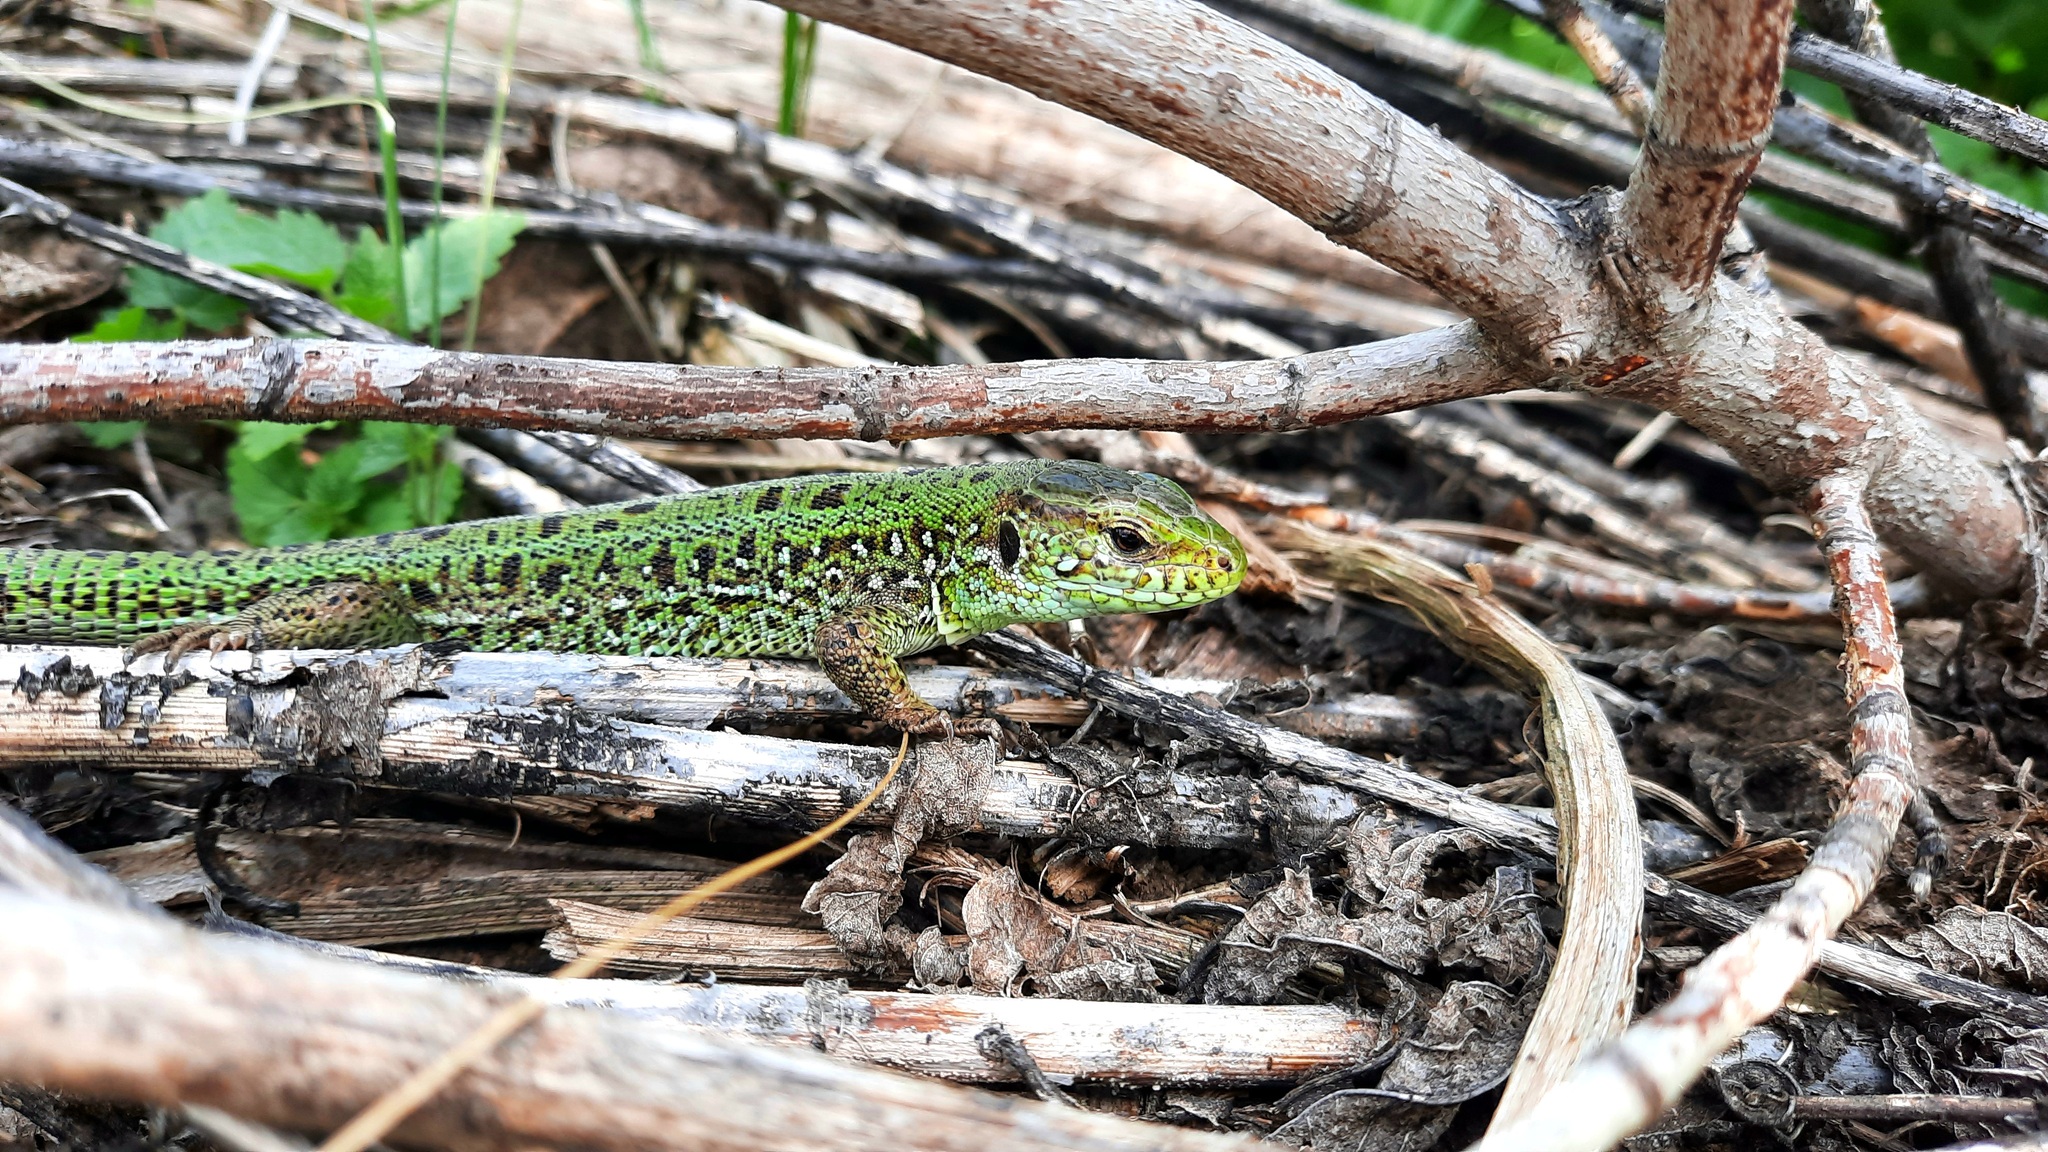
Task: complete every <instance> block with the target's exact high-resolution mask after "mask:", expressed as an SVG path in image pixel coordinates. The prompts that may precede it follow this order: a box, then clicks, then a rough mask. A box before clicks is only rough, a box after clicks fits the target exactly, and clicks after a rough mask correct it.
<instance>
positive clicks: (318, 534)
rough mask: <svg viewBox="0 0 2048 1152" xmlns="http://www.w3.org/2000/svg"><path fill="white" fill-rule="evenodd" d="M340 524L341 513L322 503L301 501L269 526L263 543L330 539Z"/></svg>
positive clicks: (298, 542) (317, 541) (292, 542)
mask: <svg viewBox="0 0 2048 1152" xmlns="http://www.w3.org/2000/svg"><path fill="white" fill-rule="evenodd" d="M340 526H341V515H340V513H337V512H336V511H335V510H334V509H332V508H329V507H327V506H326V505H324V504H315V503H314V502H313V501H311V500H306V501H302V502H301V503H300V504H299V505H298V507H296V508H293V509H292V510H291V512H289V513H288V514H286V515H285V517H284V518H283V519H281V520H279V521H278V522H277V523H276V524H274V525H272V526H271V529H270V537H269V539H267V540H265V541H264V543H265V544H272V545H278V544H317V543H319V542H320V541H322V540H332V539H334V537H335V535H336V530H337V529H338V528H339V527H340Z"/></svg>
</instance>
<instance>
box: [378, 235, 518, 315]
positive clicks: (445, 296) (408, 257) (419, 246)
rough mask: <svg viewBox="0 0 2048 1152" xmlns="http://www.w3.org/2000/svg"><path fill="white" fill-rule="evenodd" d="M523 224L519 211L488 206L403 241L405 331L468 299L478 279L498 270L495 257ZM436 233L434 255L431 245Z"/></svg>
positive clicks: (452, 310) (450, 312)
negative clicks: (486, 209)
mask: <svg viewBox="0 0 2048 1152" xmlns="http://www.w3.org/2000/svg"><path fill="white" fill-rule="evenodd" d="M524 227H526V216H525V214H524V213H520V212H505V211H492V212H489V213H486V214H483V215H480V216H464V217H462V218H460V219H456V220H449V221H445V222H443V223H441V224H439V225H437V226H435V227H432V228H429V229H427V230H426V231H425V232H422V233H421V234H419V235H418V236H415V237H413V238H412V239H411V240H410V241H408V242H407V243H406V246H405V299H406V308H407V310H408V312H409V313H410V315H408V316H407V320H408V321H409V323H408V325H407V328H406V330H407V331H409V332H417V331H419V330H420V329H423V328H427V327H431V326H432V325H435V324H438V323H440V322H441V321H442V320H443V319H445V318H446V317H448V316H452V315H454V314H455V313H456V311H457V310H459V309H460V308H461V307H462V306H463V305H464V304H467V303H469V298H470V297H472V296H474V295H476V294H477V293H478V292H479V291H481V290H482V289H483V284H484V281H486V280H489V279H490V278H491V277H493V276H495V275H497V274H498V262H499V260H501V259H503V257H504V255H505V253H507V252H509V251H511V250H512V241H513V240H514V238H516V237H517V236H518V235H519V230H520V229H521V228H524ZM437 233H438V234H439V236H440V241H441V243H440V251H439V257H440V258H439V260H436V259H435V248H434V237H435V235H436V234H437ZM436 267H438V268H439V271H440V274H439V276H438V277H436V276H435V274H434V273H435V269H436Z"/></svg>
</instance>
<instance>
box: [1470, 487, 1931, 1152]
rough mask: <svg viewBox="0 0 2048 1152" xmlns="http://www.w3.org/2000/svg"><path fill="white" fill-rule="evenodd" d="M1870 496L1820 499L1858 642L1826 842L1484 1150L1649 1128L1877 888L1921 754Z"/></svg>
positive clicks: (1601, 1141)
mask: <svg viewBox="0 0 2048 1152" xmlns="http://www.w3.org/2000/svg"><path fill="white" fill-rule="evenodd" d="M1862 495H1863V493H1862V486H1861V484H1860V483H1859V482H1857V481H1856V480H1855V479H1854V478H1850V477H1839V478H1832V479H1830V480H1828V481H1824V482H1822V483H1821V484H1818V485H1815V487H1814V493H1813V498H1812V506H1813V518H1814V523H1815V526H1816V527H1817V528H1818V530H1819V534H1820V543H1821V551H1822V552H1823V553H1824V554H1825V555H1826V557H1827V563H1828V575H1829V576H1830V578H1831V579H1832V580H1833V582H1834V586H1835V603H1836V607H1837V609H1838V611H1839V612H1840V614H1841V617H1842V630H1843V633H1844V638H1845V641H1846V645H1847V652H1846V653H1845V655H1844V657H1843V664H1844V666H1845V668H1846V671H1847V681H1848V696H1849V707H1850V712H1851V715H1852V717H1853V719H1852V721H1851V724H1850V728H1849V754H1850V762H1851V765H1852V766H1853V767H1854V769H1855V771H1856V778H1855V781H1854V783H1852V784H1851V785H1850V786H1849V793H1848V796H1847V797H1846V798H1845V799H1844V801H1843V804H1842V808H1841V811H1840V813H1839V814H1838V815H1837V816H1836V817H1835V822H1834V825H1833V826H1832V827H1830V828H1829V829H1828V834H1827V838H1826V839H1825V840H1823V841H1822V842H1821V846H1820V849H1819V851H1817V852H1815V853H1814V855H1813V859H1812V861H1811V862H1810V863H1808V865H1807V867H1806V870H1805V871H1804V872H1802V873H1800V875H1799V877H1798V879H1796V880H1794V881H1793V883H1792V886H1791V888H1789V889H1787V890H1786V892H1785V894H1784V895H1783V896H1782V897H1780V898H1779V900H1778V903H1777V904H1776V905H1774V906H1773V907H1772V908H1771V910H1770V911H1769V912H1767V913H1765V914H1764V915H1763V916H1762V917H1761V918H1759V919H1758V920H1757V921H1756V923H1754V924H1752V925H1751V926H1750V927H1749V928H1748V929H1747V930H1746V931H1744V932H1743V933H1742V934H1741V935H1739V936H1737V937H1735V938H1734V939H1732V940H1730V941H1729V942H1728V943H1726V944H1724V945H1722V946H1721V947H1720V948H1718V949H1716V950H1715V951H1714V953H1713V954H1712V955H1710V956H1708V957H1707V958H1706V959H1705V960H1704V961H1702V962H1701V963H1700V964H1699V966H1698V967H1696V968H1694V969H1693V970H1692V971H1691V972H1689V973H1687V974H1686V978H1685V985H1684V987H1683V988H1681V989H1680V990H1679V993H1678V995H1676V996H1674V997H1672V998H1671V1000H1670V1001H1669V1002H1667V1003H1666V1004H1665V1005H1664V1006H1663V1007H1661V1008H1659V1009H1657V1010H1656V1011H1655V1012H1653V1013H1651V1014H1650V1015H1648V1016H1646V1017H1644V1018H1643V1019H1642V1020H1640V1021H1638V1022H1637V1023H1636V1024H1635V1025H1634V1026H1633V1027H1631V1028H1630V1029H1629V1030H1628V1031H1627V1032H1626V1033H1624V1034H1623V1035H1622V1037H1621V1039H1620V1040H1618V1041H1616V1042H1615V1043H1614V1044H1613V1045H1612V1046H1610V1047H1609V1048H1607V1049H1606V1050H1605V1051H1602V1052H1600V1053H1598V1054H1597V1055H1595V1056H1594V1057H1592V1058H1591V1059H1589V1060H1587V1061H1586V1062H1585V1063H1583V1064H1581V1065H1580V1066H1579V1067H1578V1068H1577V1069H1575V1070H1574V1071H1573V1073H1572V1075H1571V1077H1570V1078H1569V1079H1567V1080H1566V1081H1565V1082H1564V1083H1562V1084H1560V1085H1559V1086H1558V1087H1557V1089H1556V1090H1555V1091H1553V1092H1551V1093H1550V1094H1549V1095H1547V1096H1545V1097H1544V1098H1543V1099H1542V1100H1541V1101H1538V1102H1537V1104H1536V1105H1535V1106H1534V1107H1533V1108H1532V1109H1531V1110H1530V1111H1529V1113H1528V1114H1527V1115H1525V1116H1523V1117H1522V1118H1521V1119H1520V1120H1519V1121H1517V1122H1515V1123H1513V1124H1510V1125H1508V1126H1506V1127H1504V1128H1500V1129H1496V1130H1495V1131H1493V1132H1491V1133H1489V1134H1488V1135H1487V1137H1486V1138H1485V1139H1484V1140H1482V1141H1480V1143H1479V1144H1478V1145H1476V1146H1475V1147H1476V1148H1477V1149H1480V1150H1483V1152H1509V1150H1513V1152H1536V1150H1542V1152H1568V1150H1583V1152H1595V1150H1598V1149H1603V1148H1607V1147H1609V1146H1611V1145H1613V1144H1615V1143H1616V1142H1618V1141H1620V1140H1621V1139H1623V1138H1624V1137H1627V1136H1629V1135H1631V1134H1633V1133H1635V1132H1637V1131H1640V1130H1641V1129H1642V1128H1644V1127H1645V1126H1647V1125H1648V1124H1649V1123H1650V1122H1651V1121H1652V1120H1654V1119H1656V1118H1657V1116H1658V1115H1659V1114H1661V1113H1662V1112H1663V1111H1664V1109H1665V1108H1666V1107H1667V1106H1668V1105H1669V1104H1670V1103H1671V1102H1672V1101H1675V1100H1676V1099H1678V1096H1679V1094H1680V1093H1682V1092H1684V1091H1685V1089H1686V1088H1687V1087H1688V1086H1689V1085H1691V1083H1692V1082H1693V1080H1695V1079H1696V1078H1698V1076H1699V1074H1700V1072H1701V1071H1703V1070H1704V1069H1705V1068H1706V1065H1707V1061H1708V1060H1710V1059H1712V1058H1713V1057H1714V1055H1715V1054H1716V1053H1718V1052H1720V1051H1721V1050H1722V1049H1724V1048H1726V1047H1727V1046H1728V1045H1729V1044H1731V1043H1733V1042H1734V1040H1735V1037H1736V1036H1738V1035H1740V1034H1741V1032H1742V1030H1743V1029H1745V1028H1747V1027H1749V1026H1750V1025H1751V1024H1754V1023H1756V1022H1757V1021H1759V1020H1762V1019H1763V1018H1765V1017H1766V1016H1769V1015H1770V1014H1771V1013H1773V1012H1775V1011H1777V1010H1778V1007H1779V1005H1781V1004H1783V1003H1784V1001H1785V996H1786V995H1787V994H1788V993H1789V992H1790V991H1791V990H1792V986H1793V985H1794V984H1796V983H1798V982H1799V980H1800V979H1802V978H1803V977H1804V976H1805V975H1806V973H1807V971H1808V970H1809V969H1810V968H1812V967H1813V964H1814V962H1815V960H1817V959H1818V958H1819V955H1820V950H1821V946H1822V945H1823V944H1825V943H1826V942H1827V941H1828V939H1829V938H1830V937H1831V936H1833V935H1834V934H1835V931H1836V930H1837V929H1839V928H1840V927H1841V925H1842V922H1843V921H1844V920H1847V919H1848V918H1849V916H1850V914H1851V913H1853V912H1855V911H1856V909H1857V907H1859V906H1860V905H1861V904H1862V903H1863V901H1864V899H1865V898H1866V897H1867V896H1869V895H1870V890H1871V889H1872V888H1873V887H1874V886H1875V885H1876V883H1877V877H1878V874H1879V871H1880V870H1881V869H1882V868H1883V866H1884V859H1885V855H1886V853H1887V852H1888V851H1889V850H1890V848H1891V842H1892V835H1893V833H1894V832H1895V831H1896V830H1897V828H1898V824H1899V817H1900V816H1901V815H1902V814H1903V813H1904V812H1905V810H1906V804H1907V802H1908V801H1909V800H1910V799H1911V797H1912V794H1913V759H1912V740H1911V731H1910V727H1911V722H1910V714H1909V706H1908V704H1907V702H1906V691H1905V672H1904V668H1903V663H1902V657H1901V652H1900V648H1899V641H1898V635H1897V632H1896V630H1895V629H1894V627H1893V621H1892V609H1891V600H1890V597H1889V595H1888V593H1887V592H1886V589H1885V583H1884V566H1883V561H1882V558H1881V557H1880V555H1879V553H1878V546H1877V534H1876V533H1875V532H1874V531H1872V529H1871V526H1870V518H1869V515H1868V514H1867V513H1866V512H1865V511H1864V509H1863V505H1862Z"/></svg>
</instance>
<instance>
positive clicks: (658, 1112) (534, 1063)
mask: <svg viewBox="0 0 2048 1152" xmlns="http://www.w3.org/2000/svg"><path fill="white" fill-rule="evenodd" d="M0 920H4V921H5V922H6V923H7V925H8V931H7V932H6V933H4V934H0V1079H4V1080H7V1081H12V1082H16V1083H26V1084H36V1085H40V1086H42V1087H45V1088H48V1089H52V1090H55V1091H60V1092H67V1093H74V1094H77V1095H79V1096H82V1097H91V1098H99V1099H112V1100H122V1101H132V1102H137V1103H149V1104H157V1105H166V1106H175V1105H183V1104H205V1105H211V1106H215V1107H219V1108H221V1109H224V1110H226V1111H228V1112H230V1113H233V1114H234V1115H237V1116H241V1117H245V1118H247V1119H252V1120H256V1121H259V1122H262V1123H266V1124H270V1125H273V1126H275V1127H279V1128H286V1129H291V1130H296V1131H309V1132H320V1131H325V1130H328V1129H331V1128H334V1127H337V1126H339V1125H340V1124H341V1123H342V1122H343V1121H345V1120H346V1119H348V1118H349V1117H350V1116H351V1115H353V1114H354V1113H355V1112H357V1111H358V1110H359V1109H361V1108H362V1107H363V1106H364V1105H365V1104H367V1103H368V1102H369V1101H371V1100H372V1099H374V1098H376V1097H377V1096H378V1095H379V1094H381V1093H382V1092H384V1091H386V1090H388V1089H389V1088H391V1087H393V1086H394V1085H396V1084H397V1083H398V1082H399V1081H400V1080H401V1079H403V1078H404V1077H405V1076H406V1075H407V1074H409V1073H410V1072H412V1071H413V1070H414V1069H415V1068H417V1067H419V1066H420V1065H422V1064H424V1063H426V1062H427V1061H429V1060H431V1059H433V1058H434V1057H435V1056H436V1055H438V1054H439V1053H440V1052H441V1051H442V1050H443V1049H444V1048H446V1047H447V1046H448V1045H449V1044H451V1043H453V1042H454V1041H455V1040H457V1039H458V1038H460V1037H462V1036H463V1035H466V1034H467V1033H468V1032H469V1031H471V1030H472V1029H473V1028H475V1027H476V1025H478V1024H479V1023H481V1022H482V1021H483V1020H485V1019H486V1018H488V1017H489V1016H490V1015H491V1014H492V1013H493V1012H494V1011H496V1010H497V1009H498V1008H499V1007H501V1006H502V1005H504V1004H506V1003H509V1002H511V1001H512V1000H515V999H517V998H518V996H519V995H520V994H519V993H516V992H509V991H506V990H502V989H492V988H480V987H475V986H472V985H466V984H463V983H459V982H455V981H450V980H446V979H440V978H436V977H432V976H423V975H415V974H412V973H407V972H397V971H389V970H385V969H382V968H379V967H376V966H373V965H366V964H358V963H351V962H348V961H342V960H335V959H330V958H327V957H324V956H320V955H317V954H314V953H312V952H309V951H306V950H303V949H299V948H294V947H291V946H289V945H282V944H275V943H270V942H267V941H258V940H250V939H242V938H236V937H227V936H208V935H202V934H199V933H196V932H193V931H192V930H190V929H187V928H184V927H182V926H180V925H177V924H174V923H170V922H168V921H158V920H154V919H151V918H146V917H143V916H138V915H135V914H133V913H122V912H114V911H110V910H107V909H104V908H99V907H92V906H88V905H84V904H80V903H78V902H75V901H68V900H62V899H54V898H50V897H43V896H36V895H30V894H26V893H24V892H22V891H20V890H19V889H0ZM393 1139H394V1141H395V1142H396V1143H398V1144H400V1145H402V1146H406V1147H416V1148H463V1149H504V1150H506V1152H511V1150H512V1149H523V1148H531V1147H534V1146H536V1145H542V1146H554V1147H563V1146H567V1147H576V1148H587V1149H592V1150H605V1149H618V1150H619V1152H628V1150H631V1152H646V1150H661V1149H677V1150H684V1149H687V1150H691V1152H704V1150H711V1152H741V1150H749V1152H751V1150H755V1149H797V1148H803V1149H817V1150H820V1152H842V1150H844V1152H852V1150H855V1149H863V1150H868V1149H871V1150H875V1152H912V1150H914V1152H923V1150H930V1152H986V1149H988V1148H991V1147H1001V1148H1010V1149H1019V1150H1023V1152H1051V1150H1053V1149H1074V1150H1081V1149H1087V1150H1090V1152H1110V1150H1114V1149H1130V1150H1132V1152H1138V1150H1141V1149H1166V1150H1182V1149H1184V1150H1187V1152H1197V1150H1199V1152H1224V1150H1226V1149H1246V1148H1250V1147H1253V1145H1252V1143H1251V1142H1250V1141H1247V1140H1243V1139H1238V1138H1231V1137H1224V1136H1216V1135H1210V1134H1206V1133H1200V1132H1191V1131H1187V1130H1184V1129H1176V1128H1170V1127H1163V1126H1158V1125H1145V1124H1138V1123H1134V1122H1132V1121H1128V1120H1121V1119H1117V1118H1114V1117H1109V1116H1103V1115H1099V1114H1096V1113H1090V1112H1084V1111H1080V1110H1077V1109H1071V1108H1058V1107H1053V1106H1048V1105H1043V1104H1038V1103H1035V1102H1032V1101H1027V1100H1019V1099H1017V1098H1016V1097H998V1096H991V1095H987V1094H984V1093H977V1092H974V1091H971V1090H968V1089H963V1088H959V1087H955V1086H952V1085H947V1084H942V1083H937V1082H934V1081H930V1080H919V1079H913V1078H911V1077H907V1076H902V1075H899V1074H896V1073H891V1072H884V1071H879V1070H875V1069H870V1068H864V1067H861V1066H858V1065H854V1064H849V1063H845V1062H842V1061H839V1060H834V1059H831V1058H830V1057H826V1056H822V1055H819V1054H817V1053H815V1052H809V1051H804V1050H800V1049H795V1048H792V1047H789V1046H773V1047H771V1046H767V1045H762V1044H749V1043H745V1042H742V1041H738V1040H733V1039H728V1038H725V1037H721V1036H715V1035H711V1034H709V1033H705V1032H701V1031H695V1030H684V1029H677V1028H674V1027H666V1026H660V1025H656V1024H652V1023H645V1022H638V1021H632V1020H625V1019H621V1018H619V1016H618V1015H617V1014H614V1013H607V1012H599V1011H592V1010H589V1009H578V1008H559V1007H558V1008H549V1009H547V1010H546V1011H545V1012H544V1013H543V1014H542V1015H541V1017H540V1019H539V1020H537V1021H536V1022H534V1023H533V1024H532V1025H531V1026H529V1027H528V1028H526V1029H525V1030H523V1031H521V1032H520V1033H518V1034H517V1035H515V1036H513V1037H512V1038H511V1039H510V1040H509V1041H507V1042H506V1043H505V1044H503V1045H501V1046H499V1047H498V1048H497V1049H496V1050H495V1051H493V1052H492V1053H491V1054H489V1055H488V1056H486V1057H484V1058H483V1059H482V1060H480V1061H478V1062H477V1063H476V1064H475V1065H474V1066H473V1067H472V1068H471V1069H470V1070H469V1071H468V1072H466V1073H464V1074H463V1075H462V1076H461V1077H460V1078H458V1079H457V1080H456V1081H455V1082H454V1083H453V1084H452V1085H450V1086H449V1087H448V1088H447V1089H446V1090H444V1091H443V1092H442V1093H441V1094H440V1095H438V1096H436V1097H435V1098H434V1099H432V1100H430V1101H429V1102H428V1103H427V1104H426V1105H425V1106H424V1107H422V1108H421V1109H420V1110H419V1111H418V1112H416V1113H414V1114H413V1115H412V1117H411V1118H410V1119H408V1120H407V1121H406V1122H405V1123H404V1125H402V1126H401V1127H400V1128H399V1129H398V1131H397V1132H396V1133H394V1135H393Z"/></svg>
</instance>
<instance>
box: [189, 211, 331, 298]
mask: <svg viewBox="0 0 2048 1152" xmlns="http://www.w3.org/2000/svg"><path fill="white" fill-rule="evenodd" d="M150 236H151V237H153V238H155V239H157V240H161V241H163V242H164V243H166V244H169V245H170V246H171V247H173V248H176V249H178V250H179V251H181V252H189V253H191V254H192V255H194V256H198V257H200V258H202V259H206V260H211V261H213V262H214V263H216V264H225V265H227V266H228V267H230V268H234V269H238V270H240V271H243V272H250V273H254V274H255V275H258V276H275V277H278V278H280V279H284V280H290V281H292V282H293V283H295V284H301V285H304V286H305V287H308V288H312V289H314V290H316V291H319V292H326V291H328V290H330V289H332V288H333V287H334V281H335V279H336V278H337V277H339V276H340V275H341V268H342V264H343V263H344V262H345V261H346V260H347V259H348V245H347V244H345V243H343V242H342V239H341V233H340V232H337V231H335V228H334V225H332V224H329V223H328V222H327V221H325V220H322V219H320V218H319V217H318V216H315V215H313V214H312V213H310V212H298V211H294V210H292V209H290V208H286V209H283V210H281V211H279V212H278V213H277V215H275V216H265V215H263V214H262V213H260V212H251V211H250V210H248V209H246V208H241V207H238V206H237V205H236V204H235V202H234V201H233V200H231V199H229V198H228V194H227V193H226V192H223V191H221V190H220V189H218V188H213V189H209V190H208V191H207V193H206V195H204V196H200V197H198V198H196V199H192V200H187V201H185V202H184V203H183V204H181V205H179V206H178V207H176V208H174V209H172V210H171V211H169V212H166V213H165V214H164V218H163V220H162V221H161V222H160V223H158V224H157V226H156V227H155V228H154V229H152V230H151V231H150Z"/></svg>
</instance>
